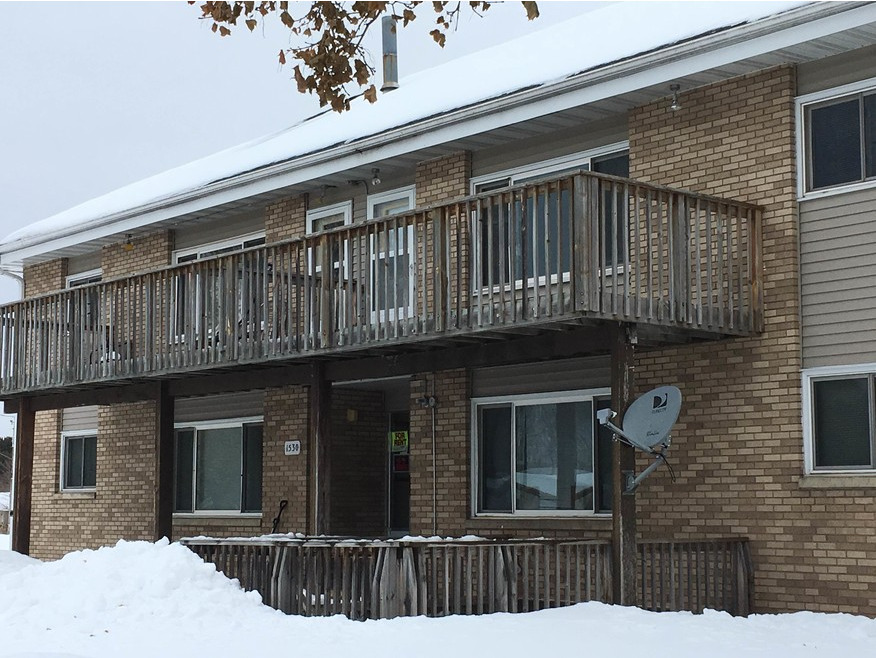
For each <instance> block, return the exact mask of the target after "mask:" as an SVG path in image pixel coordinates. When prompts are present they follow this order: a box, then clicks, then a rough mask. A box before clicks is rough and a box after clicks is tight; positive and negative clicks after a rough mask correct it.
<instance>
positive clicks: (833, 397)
mask: <svg viewBox="0 0 876 658" xmlns="http://www.w3.org/2000/svg"><path fill="white" fill-rule="evenodd" d="M803 380H804V381H803V406H804V439H805V443H806V466H807V471H809V472H813V471H860V470H873V469H876V366H874V367H872V368H870V367H867V366H859V367H848V366H844V367H841V368H833V369H832V368H823V369H813V370H811V371H808V372H806V373H804V376H803Z"/></svg>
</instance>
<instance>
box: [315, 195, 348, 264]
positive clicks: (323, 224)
mask: <svg viewBox="0 0 876 658" xmlns="http://www.w3.org/2000/svg"><path fill="white" fill-rule="evenodd" d="M352 223H353V202H352V201H344V202H343V203H335V204H333V205H330V206H323V207H322V208H316V209H314V210H308V211H307V234H308V235H310V234H311V233H319V232H320V231H330V230H332V229H334V228H340V227H341V226H349V225H350V224H352ZM342 249H343V251H344V254H343V258H341V250H342ZM348 249H349V245H348V244H347V241H346V240H345V241H344V244H343V246H342V245H340V244H337V243H336V244H334V245H333V246H332V263H333V267H334V269H335V270H339V269H340V267H341V263H342V261H343V262H344V264H345V267H344V269H345V270H346V263H347V261H348V256H349V254H348V253H347V251H348ZM318 258H319V257H318V256H317V261H318ZM308 263H309V267H310V268H313V266H314V265H315V266H316V267H315V269H311V271H312V272H313V271H316V272H321V271H322V263H320V262H314V256H313V252H312V251H308Z"/></svg>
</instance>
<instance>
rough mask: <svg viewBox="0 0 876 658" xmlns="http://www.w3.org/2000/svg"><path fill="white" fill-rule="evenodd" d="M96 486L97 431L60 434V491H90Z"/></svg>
mask: <svg viewBox="0 0 876 658" xmlns="http://www.w3.org/2000/svg"><path fill="white" fill-rule="evenodd" d="M96 484H97V430H88V431H79V432H64V433H62V434H61V489H63V490H65V491H90V490H93V489H94V488H95V486H96Z"/></svg>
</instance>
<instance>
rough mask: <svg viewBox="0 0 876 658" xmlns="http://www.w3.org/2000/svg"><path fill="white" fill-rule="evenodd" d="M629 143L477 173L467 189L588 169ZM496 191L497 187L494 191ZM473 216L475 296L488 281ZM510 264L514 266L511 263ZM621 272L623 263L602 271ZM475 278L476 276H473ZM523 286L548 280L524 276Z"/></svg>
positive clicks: (553, 278)
mask: <svg viewBox="0 0 876 658" xmlns="http://www.w3.org/2000/svg"><path fill="white" fill-rule="evenodd" d="M629 150H630V143H629V141H623V142H615V143H613V144H606V145H605V146H600V147H598V148H594V149H587V150H586V151H578V152H576V153H570V154H569V155H563V156H560V157H556V158H550V159H548V160H541V161H539V162H533V163H531V164H528V165H521V166H519V167H513V168H511V169H503V170H501V171H497V172H494V173H492V174H481V175H480V176H474V177H472V178H471V180H470V182H469V188H470V192H471V194H472V195H475V194H478V191H477V188H478V186H480V185H483V184H485V183H491V182H494V181H499V180H502V179H505V178H507V179H508V186H507V187H513V186H514V185H517V184H518V182H519V181H520V180H527V179H533V178H547V177H549V176H550V175H551V174H555V173H557V172H561V171H566V170H569V169H584V170H586V171H591V167H592V164H593V160H595V159H598V158H601V157H603V156H606V155H613V154H617V155H620V154H622V153H624V152H626V153H627V154H629ZM495 191H496V192H499V191H500V190H499V189H496V190H495ZM474 215H475V216H473V217H472V220H471V221H472V226H473V227H474V242H475V244H474V245H473V252H474V254H475V257H476V261H475V263H474V267H473V268H472V277H473V285H472V290H473V293H474V294H475V295H477V294H478V292H480V293H481V294H489V292H490V287H489V285H488V284H487V283H485V282H482V281H481V280H480V278H481V272H482V264H481V251H482V248H481V235H480V231H478V230H477V229H478V227H479V226H480V224H479V222H478V221H477V216H476V213H474ZM511 267H513V265H511ZM614 273H617V274H623V266H619V267H617V268H615V267H607V268H605V271H604V274H605V275H606V276H611V275H612V274H614ZM474 277H477V278H474ZM562 278H563V282H564V283H567V282H568V281H569V280H570V273H569V272H564V273H563V277H562ZM525 283H526V287H532V286H535V285H539V286H543V285H546V284H547V283H548V281H547V277H544V276H539V277H538V279H536V278H535V277H527V279H526V282H525ZM550 283H557V277H556V275H551V277H550ZM513 285H514V287H515V289H516V290H522V289H523V287H524V282H523V281H522V280H520V279H516V278H515V279H514V281H513ZM510 286H511V283H510V282H509V283H508V284H506V285H505V289H506V290H510ZM498 291H499V286H498V285H494V286H493V292H494V293H496V292H498Z"/></svg>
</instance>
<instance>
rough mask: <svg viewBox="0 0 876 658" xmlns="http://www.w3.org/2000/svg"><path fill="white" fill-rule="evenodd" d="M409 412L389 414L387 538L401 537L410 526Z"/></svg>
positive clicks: (407, 531) (408, 531)
mask: <svg viewBox="0 0 876 658" xmlns="http://www.w3.org/2000/svg"><path fill="white" fill-rule="evenodd" d="M410 427H411V414H410V412H409V411H393V412H390V414H389V441H387V444H388V447H389V450H388V453H389V464H388V466H389V478H388V483H389V491H388V500H389V528H388V534H389V536H390V537H404V536H405V535H407V534H409V533H410V528H411V515H410V509H411V474H410V466H411V461H410V460H411V457H410V449H409V447H410V441H409V432H410Z"/></svg>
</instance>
